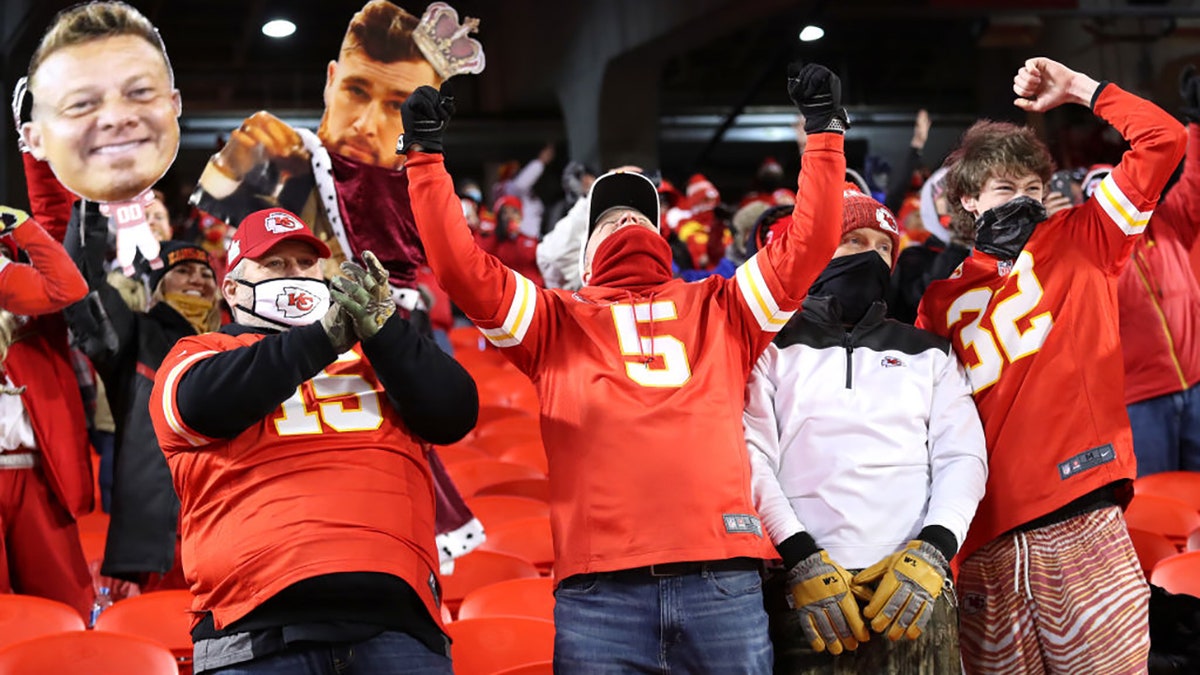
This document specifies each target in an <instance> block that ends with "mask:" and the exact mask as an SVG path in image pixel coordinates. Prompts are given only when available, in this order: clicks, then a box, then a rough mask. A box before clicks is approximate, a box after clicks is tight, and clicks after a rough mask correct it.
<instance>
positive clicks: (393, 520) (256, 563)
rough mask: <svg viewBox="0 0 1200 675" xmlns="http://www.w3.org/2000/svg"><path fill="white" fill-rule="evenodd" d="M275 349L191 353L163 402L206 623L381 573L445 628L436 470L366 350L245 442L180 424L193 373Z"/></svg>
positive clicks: (182, 355)
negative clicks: (184, 387) (328, 582)
mask: <svg viewBox="0 0 1200 675" xmlns="http://www.w3.org/2000/svg"><path fill="white" fill-rule="evenodd" d="M264 337H265V336H264V335H261V334H254V333H248V334H242V335H238V336H232V335H226V334H223V333H207V334H204V335H198V336H195V337H188V338H184V339H182V340H180V341H179V342H178V343H176V345H175V346H174V347H173V348H172V349H171V352H170V353H169V354H168V355H167V357H166V359H165V360H164V361H163V363H162V365H161V366H160V367H159V369H158V371H157V376H156V377H155V381H154V390H153V392H152V393H151V396H150V415H151V417H152V419H153V421H154V431H155V433H156V434H157V436H158V442H159V445H160V446H161V447H162V449H163V452H164V453H165V454H166V456H167V464H168V465H169V466H170V468H171V477H172V479H173V480H174V484H175V491H176V492H177V493H178V495H179V501H180V536H181V537H182V545H181V557H182V559H183V569H184V574H185V576H186V578H187V580H188V583H189V584H191V590H192V594H193V596H195V600H194V602H193V605H192V609H193V611H195V612H205V611H211V612H212V614H213V619H214V623H215V625H216V627H217V629H221V628H223V627H225V626H226V625H228V624H229V623H230V622H232V621H236V620H237V619H239V618H241V617H243V616H245V615H246V614H247V613H248V612H250V611H251V610H253V609H254V608H255V607H257V606H258V605H260V604H261V603H262V602H263V601H265V600H267V599H268V598H270V597H271V596H273V595H275V594H276V593H278V592H279V591H282V590H283V589H284V588H286V587H288V586H290V585H292V584H294V583H296V582H297V581H301V580H303V579H307V578H310V577H314V576H319V575H323V574H333V573H339V572H381V573H384V574H391V575H394V576H397V577H400V578H401V579H404V581H405V582H407V583H408V584H409V586H411V587H412V588H413V589H414V590H415V591H416V592H417V594H418V595H420V596H421V599H422V600H423V601H424V602H425V604H426V607H427V609H428V610H429V614H430V616H431V617H433V618H434V620H435V621H438V622H439V624H440V620H441V612H440V610H439V609H438V605H437V602H436V600H435V597H434V590H433V589H434V587H435V586H434V584H435V583H436V570H437V569H438V567H437V565H438V556H437V552H436V550H435V547H434V497H433V484H432V479H431V477H430V473H429V465H428V464H427V463H426V461H425V459H424V455H423V451H422V449H421V447H420V445H419V444H418V443H417V442H416V441H415V440H414V439H413V438H412V436H411V435H410V434H409V432H408V430H407V429H406V428H405V426H404V423H403V422H402V421H401V419H400V416H399V414H398V413H397V412H396V411H395V410H394V409H393V407H392V405H391V404H390V403H389V402H388V400H387V394H386V393H385V392H384V388H383V385H382V384H381V383H380V382H379V379H378V378H377V377H376V375H375V372H374V370H373V369H372V368H371V365H370V363H369V362H368V361H367V358H366V357H365V356H364V355H363V353H362V348H361V346H360V345H355V347H354V348H353V349H352V350H351V351H348V352H346V353H345V354H342V355H341V356H339V357H338V359H337V360H336V361H335V362H334V363H332V364H331V365H330V366H328V367H327V368H325V369H324V370H323V371H321V372H320V373H319V374H318V375H317V376H316V377H314V378H312V379H311V380H309V381H307V382H305V383H303V384H302V385H301V386H300V387H299V388H298V390H297V391H296V393H295V394H294V395H293V396H292V397H291V398H289V399H288V400H287V401H284V402H283V404H281V405H280V406H279V408H278V409H276V411H275V412H274V413H273V414H271V415H268V416H267V417H265V418H264V419H263V420H262V421H261V422H260V423H257V424H255V425H254V426H252V427H250V428H249V429H247V430H245V431H243V432H242V433H240V434H238V436H236V437H235V438H232V439H214V438H208V437H205V436H203V435H201V434H199V433H197V432H196V431H195V430H193V429H191V428H189V427H188V426H187V424H186V423H184V421H183V420H182V419H180V416H179V413H178V408H177V404H176V396H177V387H178V383H179V381H180V379H181V378H182V376H183V375H184V374H185V373H186V372H187V371H188V369H189V368H190V367H192V366H193V365H195V364H196V363H198V362H199V361H201V360H203V359H205V358H207V357H209V356H212V355H213V354H216V353H219V352H223V351H230V350H234V349H238V348H240V347H246V346H249V345H252V344H254V343H255V342H257V341H259V340H261V339H263V338H264ZM197 616H198V615H197Z"/></svg>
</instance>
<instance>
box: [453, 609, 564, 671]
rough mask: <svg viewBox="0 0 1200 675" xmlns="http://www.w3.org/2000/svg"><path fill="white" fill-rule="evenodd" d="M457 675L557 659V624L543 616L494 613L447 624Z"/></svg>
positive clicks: (499, 669)
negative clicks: (532, 617)
mask: <svg viewBox="0 0 1200 675" xmlns="http://www.w3.org/2000/svg"><path fill="white" fill-rule="evenodd" d="M446 632H447V633H448V634H449V635H450V639H451V640H453V641H454V644H453V646H452V647H451V651H450V654H451V656H452V657H453V658H454V672H455V673H456V674H457V675H493V674H494V673H496V672H497V671H502V670H504V669H507V668H514V667H516V666H523V665H529V664H533V663H540V662H545V661H549V660H551V659H553V658H554V624H553V623H551V622H549V621H543V620H541V619H529V618H526V617H518V616H502V617H501V616H494V617H488V618H480V619H464V620H462V621H455V622H454V623H452V624H450V625H449V626H446Z"/></svg>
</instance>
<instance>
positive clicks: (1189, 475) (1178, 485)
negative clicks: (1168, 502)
mask: <svg viewBox="0 0 1200 675" xmlns="http://www.w3.org/2000/svg"><path fill="white" fill-rule="evenodd" d="M1133 492H1134V494H1138V495H1154V496H1155V497H1168V498H1170V499H1178V500H1179V501H1181V502H1183V503H1185V504H1189V505H1191V507H1192V508H1193V509H1195V510H1196V511H1200V471H1164V472H1163V473H1153V474H1150V475H1149V476H1142V477H1141V478H1139V479H1137V480H1135V481H1133Z"/></svg>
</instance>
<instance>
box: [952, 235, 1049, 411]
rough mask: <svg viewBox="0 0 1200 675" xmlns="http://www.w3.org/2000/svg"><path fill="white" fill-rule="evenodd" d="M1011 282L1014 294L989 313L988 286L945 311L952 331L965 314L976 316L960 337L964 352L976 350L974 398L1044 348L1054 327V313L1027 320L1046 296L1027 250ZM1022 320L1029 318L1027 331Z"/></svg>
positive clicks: (965, 295)
mask: <svg viewBox="0 0 1200 675" xmlns="http://www.w3.org/2000/svg"><path fill="white" fill-rule="evenodd" d="M1009 278H1011V279H1013V280H1015V281H1016V286H1017V290H1016V292H1015V293H1013V294H1012V295H1010V296H1008V297H1007V298H1005V299H1003V300H1001V301H1000V302H998V303H996V306H995V307H992V308H991V310H990V311H989V310H988V303H989V302H991V300H992V291H991V289H988V288H976V289H973V290H970V291H967V292H966V293H963V294H962V295H960V296H959V297H958V299H957V300H955V301H954V303H953V304H952V305H950V309H949V310H947V311H946V326H947V327H949V328H950V329H951V332H953V328H954V325H955V324H956V323H958V322H959V321H961V320H962V318H963V315H964V314H967V313H968V312H975V318H973V319H971V321H970V323H968V324H967V325H965V326H963V329H962V331H961V332H960V333H959V338H960V339H961V340H962V346H963V349H964V350H966V349H969V348H971V347H974V349H975V359H976V362H975V363H974V364H971V365H967V374H968V376H970V378H971V388H972V389H973V390H974V391H975V393H976V394H978V393H979V392H981V391H983V390H984V389H987V388H988V387H990V386H992V385H993V384H995V383H996V380H999V379H1000V373H1001V371H1002V370H1003V369H1004V364H1005V363H1006V362H1007V363H1013V362H1015V361H1018V360H1020V359H1023V358H1025V357H1026V356H1029V355H1030V354H1034V353H1036V352H1037V351H1038V350H1039V349H1041V348H1042V344H1043V343H1045V342H1046V336H1047V335H1049V334H1050V329H1051V327H1053V326H1054V319H1053V317H1051V316H1050V312H1042V313H1041V314H1038V315H1037V316H1033V317H1030V316H1029V315H1030V314H1031V313H1032V312H1033V309H1034V308H1035V307H1037V305H1038V303H1039V302H1041V300H1042V296H1043V295H1045V293H1044V291H1043V290H1042V284H1041V282H1040V281H1038V278H1037V274H1035V273H1034V271H1033V256H1032V255H1030V254H1029V252H1028V251H1022V252H1021V255H1020V256H1018V257H1017V261H1016V263H1014V264H1013V268H1012V271H1010V272H1009ZM987 316H990V317H991V324H992V326H991V328H990V329H989V328H985V327H984V326H982V325H981V323H982V322H983V319H984V317H987ZM1022 320H1027V324H1026V326H1025V328H1024V329H1022V328H1021V327H1020V326H1018V325H1017V324H1018V323H1019V322H1021V321H1022ZM1002 351H1003V355H1002V354H1001V352H1002Z"/></svg>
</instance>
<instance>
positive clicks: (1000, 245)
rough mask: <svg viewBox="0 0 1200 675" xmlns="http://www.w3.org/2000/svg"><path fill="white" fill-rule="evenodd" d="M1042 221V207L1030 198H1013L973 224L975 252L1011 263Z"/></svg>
mask: <svg viewBox="0 0 1200 675" xmlns="http://www.w3.org/2000/svg"><path fill="white" fill-rule="evenodd" d="M1045 219H1046V207H1045V206H1042V203H1041V202H1039V201H1038V200H1036V199H1034V198H1033V197H1025V196H1021V197H1017V198H1016V199H1013V200H1012V201H1009V202H1005V203H1004V204H1001V205H1000V206H997V207H995V208H992V209H988V210H987V211H984V212H983V213H981V214H979V218H977V219H976V220H975V250H977V251H983V252H984V253H986V254H988V255H990V256H992V257H994V258H997V259H999V260H1014V259H1016V257H1017V256H1018V255H1020V254H1021V249H1022V248H1025V242H1027V241H1029V237H1030V236H1032V235H1033V228H1035V227H1037V224H1038V223H1040V222H1042V221H1043V220H1045Z"/></svg>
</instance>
